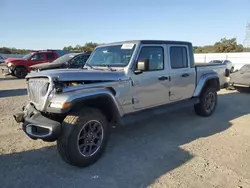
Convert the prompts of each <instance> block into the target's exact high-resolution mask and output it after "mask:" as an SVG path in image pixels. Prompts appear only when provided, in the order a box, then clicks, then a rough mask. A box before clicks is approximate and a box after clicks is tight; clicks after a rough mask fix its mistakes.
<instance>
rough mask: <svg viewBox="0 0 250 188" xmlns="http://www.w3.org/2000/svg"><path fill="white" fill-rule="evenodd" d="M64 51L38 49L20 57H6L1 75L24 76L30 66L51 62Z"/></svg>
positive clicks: (29, 69)
mask: <svg viewBox="0 0 250 188" xmlns="http://www.w3.org/2000/svg"><path fill="white" fill-rule="evenodd" d="M63 54H65V53H62V51H58V50H40V51H34V52H31V53H29V54H27V55H25V56H24V57H22V58H7V59H6V60H5V64H6V66H5V67H4V68H2V73H3V75H12V76H16V77H17V78H25V76H26V75H27V74H28V73H29V72H30V71H31V68H30V66H32V65H36V64H40V63H45V62H52V61H54V60H55V59H57V58H58V57H60V56H62V55H63Z"/></svg>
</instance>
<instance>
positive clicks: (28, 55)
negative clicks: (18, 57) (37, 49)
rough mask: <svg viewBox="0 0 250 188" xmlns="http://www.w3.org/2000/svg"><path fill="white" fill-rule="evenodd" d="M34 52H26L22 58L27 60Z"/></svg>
mask: <svg viewBox="0 0 250 188" xmlns="http://www.w3.org/2000/svg"><path fill="white" fill-rule="evenodd" d="M33 54H34V53H28V54H26V55H25V56H23V57H22V58H23V59H25V60H28V59H29V58H30V57H31V56H32V55H33Z"/></svg>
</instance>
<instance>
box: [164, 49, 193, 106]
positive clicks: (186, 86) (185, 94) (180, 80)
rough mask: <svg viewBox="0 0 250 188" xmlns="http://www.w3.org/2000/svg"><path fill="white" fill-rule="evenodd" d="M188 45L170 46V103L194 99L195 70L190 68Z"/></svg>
mask: <svg viewBox="0 0 250 188" xmlns="http://www.w3.org/2000/svg"><path fill="white" fill-rule="evenodd" d="M188 50H189V48H188V46H187V45H168V51H169V53H168V54H169V62H170V76H171V81H170V96H169V100H170V102H173V101H179V100H183V99H187V98H190V97H192V95H193V92H194V89H195V80H196V76H195V75H196V73H195V68H194V67H190V56H189V54H190V52H189V51H188Z"/></svg>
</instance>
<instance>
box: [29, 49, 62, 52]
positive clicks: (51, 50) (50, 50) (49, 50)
mask: <svg viewBox="0 0 250 188" xmlns="http://www.w3.org/2000/svg"><path fill="white" fill-rule="evenodd" d="M56 51H58V50H53V49H47V50H31V52H56Z"/></svg>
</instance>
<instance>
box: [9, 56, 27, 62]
mask: <svg viewBox="0 0 250 188" xmlns="http://www.w3.org/2000/svg"><path fill="white" fill-rule="evenodd" d="M5 61H6V62H13V61H24V59H22V58H11V57H9V58H7V59H5Z"/></svg>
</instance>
